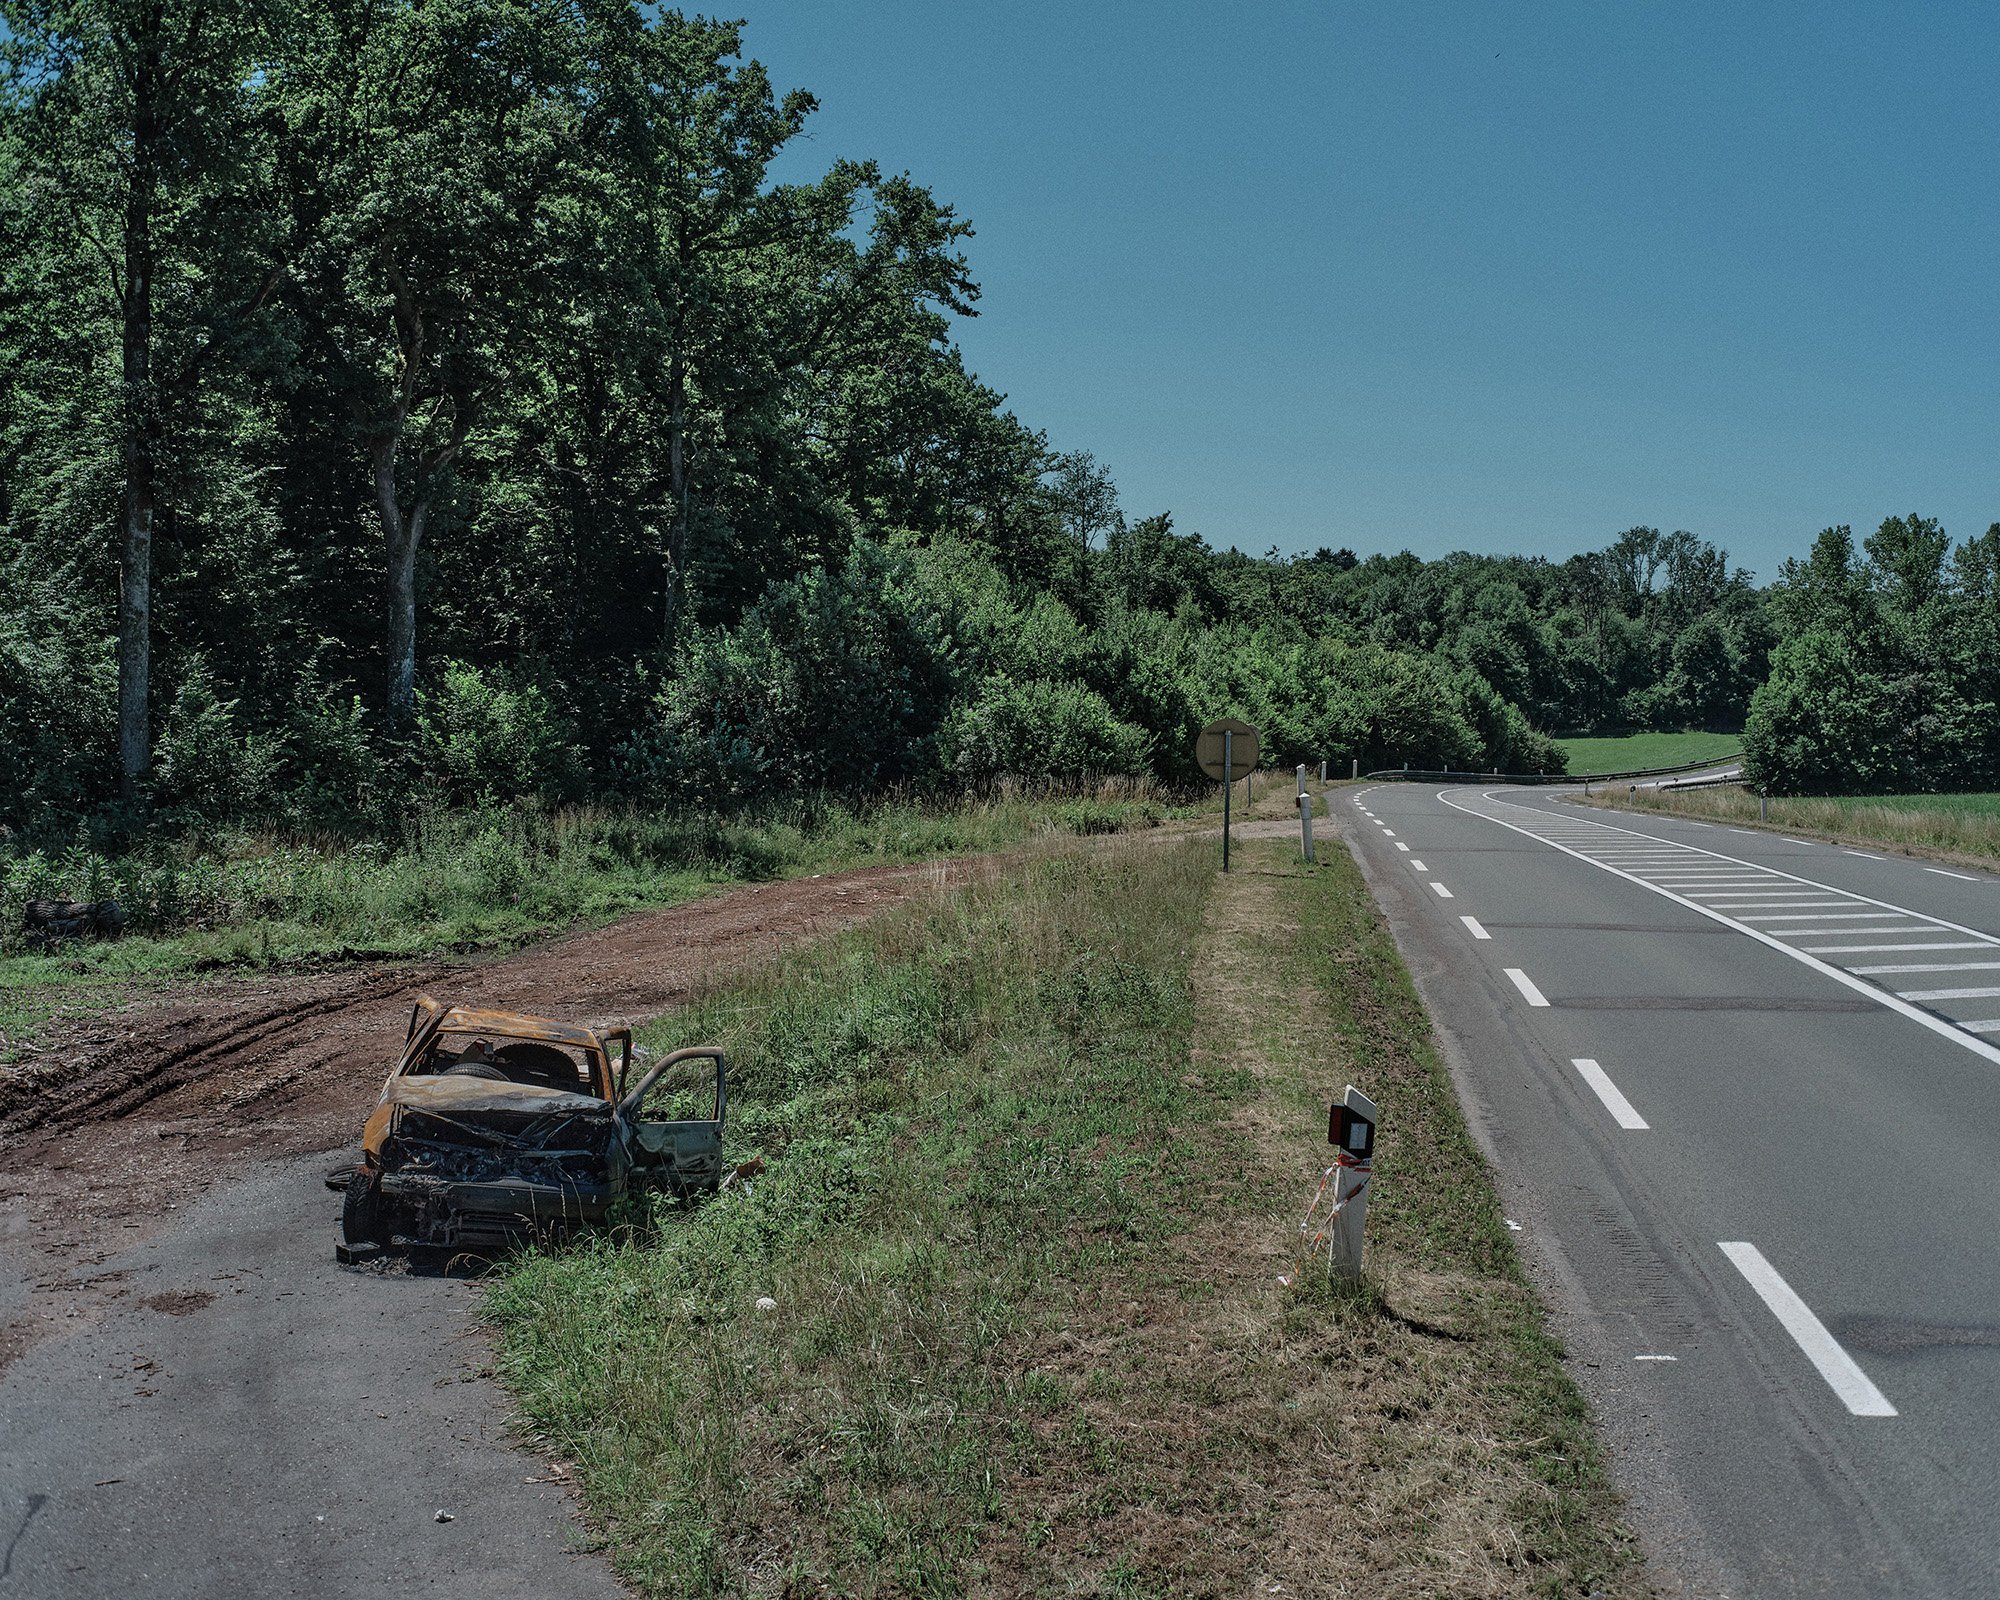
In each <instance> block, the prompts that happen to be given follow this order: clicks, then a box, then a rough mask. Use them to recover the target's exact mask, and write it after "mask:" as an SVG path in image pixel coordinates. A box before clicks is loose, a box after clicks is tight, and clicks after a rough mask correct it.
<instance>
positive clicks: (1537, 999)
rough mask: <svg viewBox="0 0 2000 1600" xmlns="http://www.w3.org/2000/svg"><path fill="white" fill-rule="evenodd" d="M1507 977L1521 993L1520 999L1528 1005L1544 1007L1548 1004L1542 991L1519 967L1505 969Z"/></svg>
mask: <svg viewBox="0 0 2000 1600" xmlns="http://www.w3.org/2000/svg"><path fill="white" fill-rule="evenodd" d="M1507 976H1508V977H1510V978H1512V979H1513V980H1514V987H1515V988H1517V989H1519V990H1520V991H1521V998H1522V999H1524V1000H1526V1001H1527V1002H1528V1004H1529V1005H1531V1006H1545V1005H1547V1004H1548V1003H1549V1002H1548V1000H1547V998H1546V997H1544V995H1543V994H1542V991H1541V990H1539V989H1537V988H1536V987H1535V981H1534V979H1532V978H1530V977H1529V976H1528V975H1527V974H1526V973H1525V972H1523V971H1522V970H1521V969H1520V968H1519V967H1509V968H1507Z"/></svg>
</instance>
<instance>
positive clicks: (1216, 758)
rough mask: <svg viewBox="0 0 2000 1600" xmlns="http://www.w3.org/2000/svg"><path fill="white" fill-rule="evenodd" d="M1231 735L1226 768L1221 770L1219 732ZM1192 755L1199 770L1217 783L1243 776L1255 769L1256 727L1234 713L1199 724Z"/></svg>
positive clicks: (1221, 743)
mask: <svg viewBox="0 0 2000 1600" xmlns="http://www.w3.org/2000/svg"><path fill="white" fill-rule="evenodd" d="M1225 733H1227V734H1229V735H1231V738H1230V740H1229V756H1230V766H1229V771H1228V772H1227V774H1225V773H1224V772H1223V770H1222V746H1223V739H1222V736H1223V735H1224V734H1225ZM1194 758H1195V760H1196V761H1197V762H1198V763H1200V765H1201V770H1202V771H1203V772H1205V773H1207V774H1208V775H1209V776H1210V777H1211V778H1213V779H1214V780H1215V781H1216V782H1217V783H1221V782H1224V781H1225V778H1226V780H1227V781H1228V782H1230V783H1234V782H1235V781H1236V780H1237V779H1238V778H1247V777H1249V776H1250V774H1251V773H1252V772H1254V771H1256V769H1257V730H1256V729H1255V728H1253V727H1251V726H1250V724H1249V723H1247V722H1239V721H1237V720H1236V718H1234V717H1224V718H1223V719H1222V720H1221V721H1220V722H1211V723H1210V724H1209V725H1208V726H1207V727H1205V728H1203V729H1202V730H1201V732H1200V734H1199V735H1198V736H1197V737H1196V738H1195V741H1194Z"/></svg>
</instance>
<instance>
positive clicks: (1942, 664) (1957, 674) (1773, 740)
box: [1743, 515, 2000, 794]
mask: <svg viewBox="0 0 2000 1600" xmlns="http://www.w3.org/2000/svg"><path fill="white" fill-rule="evenodd" d="M1996 550H2000V524H1996V525H1995V526H1994V527H1993V528H1989V529H1988V530H1987V532H1986V533H1985V534H1984V535H1983V536H1981V537H1980V538H1977V539H1973V540H1969V541H1967V542H1966V543H1965V544H1963V545H1961V546H1959V547H1958V549H1957V550H1956V551H1954V550H1953V549H1952V545H1951V541H1950V539H1949V538H1948V536H1947V535H1946V534H1945V532H1944V530H1943V529H1942V528H1941V527H1940V526H1939V525H1938V523H1937V522H1936V521H1935V520H1934V519H1931V518H1926V517H1919V516H1914V515H1913V516H1910V517H1890V518H1889V519H1888V520H1886V521H1885V522H1884V523H1883V524H1882V525H1881V527H1880V528H1879V529H1878V530H1877V531H1876V533H1875V534H1874V535H1873V536H1872V537H1870V538H1869V540H1868V541H1867V544H1866V548H1865V554H1863V555H1859V556H1857V554H1856V552H1855V549H1854V540H1853V536H1852V534H1851V533H1850V532H1849V530H1848V529H1846V528H1844V527H1841V528H1829V529H1827V530H1826V531H1825V532H1823V533H1822V534H1821V535H1820V536H1819V538H1818V540H1817V541H1816V542H1815V543H1814V545H1813V548H1812V551H1811V553H1810V554H1809V555H1808V556H1807V557H1806V559H1804V560H1803V561H1788V562H1787V563H1786V564H1785V567H1784V570H1783V573H1782V575H1781V577H1780V580H1779V583H1778V584H1777V586H1776V588H1775V590H1774V591H1773V596H1772V611H1773V615H1774V616H1775V617H1776V619H1777V621H1778V623H1779V626H1780V627H1781V628H1782V630H1783V631H1784V635H1785V637H1784V641H1783V643H1782V644H1780V645H1779V646H1778V648H1777V649H1776V650H1775V651H1774V652H1773V654H1772V657H1771V670H1770V677H1769V678H1768V680H1767V681H1766V682H1765V683H1764V684H1763V685H1762V686H1761V687H1760V688H1759V689H1758V690H1757V692H1756V695H1755V696H1754V698H1753V699H1752V701H1751V707H1750V718H1749V721H1748V723H1747V724H1746V725H1745V728H1744V737H1743V749H1744V757H1745V767H1746V772H1747V773H1748V776H1749V777H1750V779H1751V781H1752V782H1753V783H1755V784H1757V785H1760V786H1764V787H1767V788H1769V789H1770V791H1771V792H1772V793H1774V794H1870V793H1876V792H1880V791H1883V790H1945V789H1968V788H1980V787H1985V786H1989V785H1990V784H1991V783H1992V782H1993V781H1994V780H1995V778H1996V775H2000V726H1996V722H1995V718H1994V708H1995V705H1996V703H2000V595H1996V592H1995V589H1994V583H1993V578H1994V571H1995V568H1994V562H1993V556H1994V553H1995V551H1996Z"/></svg>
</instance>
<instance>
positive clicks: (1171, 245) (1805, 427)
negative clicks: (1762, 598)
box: [724, 0, 2000, 576]
mask: <svg viewBox="0 0 2000 1600" xmlns="http://www.w3.org/2000/svg"><path fill="white" fill-rule="evenodd" d="M737 10H740V11H741V12H742V13H744V14H747V16H748V19H749V28H748V31H747V35H746V43H747V45H748V51H749V53H750V54H752V55H755V56H757V57H758V58H759V59H761V60H763V61H764V62H765V63H766V65H768V66H769V67H770V68H771V70H772V73H773V75H774V77H775V79H776V80H777V82H778V84H779V85H780V86H781V87H791V86H803V87H806V88H809V89H811V90H812V91H813V92H814V93H815V94H817V95H818V96H819V98H820V101H821V106H822V109H821V111H820V113H819V115H818V116H817V117H816V118H815V120H814V124H813V131H812V136H811V139H810V141H809V142H808V143H806V144H805V145H804V146H803V147H802V148H801V149H800V150H799V153H798V155H797V156H796V157H788V158H787V161H786V165H785V167H784V168H783V171H784V174H785V175H787V176H802V175H804V173H805V172H806V171H807V170H809V169H814V168H817V167H819V166H821V165H823V164H824V162H825V161H826V160H828V159H830V158H831V157H833V156H835V155H853V156H869V157H874V158H876V159H877V160H879V161H881V162H882V163H883V164H884V165H885V166H886V167H889V168H891V169H892V170H897V169H907V170H908V171H909V172H910V173H911V174H912V175H913V176H915V177H916V178H917V179H919V180H920V181H922V182H925V183H928V184H929V185H931V187H932V188H933V189H934V190H935V191H936V192H937V194H938V195H939V197H940V198H942V199H945V200H947V201H949V202H950V203H952V204H954V205H955V206H957V207H958V209H959V210H960V212H961V213H962V214H964V215H965V216H967V217H969V218H970V219H971V221H972V222H973V224H974V226H975V227H976V228H977V229H978V236H977V237H976V238H975V239H973V240H972V241H971V244H970V250H971V254H972V259H973V264H974V268H975V272H976V275H977V276H978V278H979V280H980V282H981V283H982V285H983V287H984V289H985V299H984V301H983V303H982V312H983V314H982V316H981V317H980V318H979V319H978V320H977V321H973V322H969V323H964V324H961V325H960V330H959V337H960V341H961V343H962V344H963V345H964V347H965V350H966V352H967V355H968V358H969V359H970V362H971V364H972V365H973V366H974V368H975V369H976V370H977V371H978V372H979V373H980V374H981V376H982V377H984V378H985V379H986V380H987V381H988V382H990V383H992V384H993V385H994V386H995V387H997V388H999V389H1002V390H1004V391H1006V392H1007V393H1008V395H1009V396H1010V397H1011V403H1012V404H1013V406H1014V408H1015V409H1016V410H1017V411H1018V412H1019V414H1020V415H1021V416H1022V417H1023V419H1024V420H1026V421H1027V422H1028V423H1030V424H1031V425H1033V426H1036V427H1041V428H1044V429H1046V430H1047V431H1048V433H1049V436H1050V438H1051V441H1052V442H1053V443H1054V444H1055V445H1056V446H1057V447H1058V448H1062V449H1076V448H1084V449H1089V450H1092V451H1094V452H1096V454H1097V455H1098V457H1099V458H1100V459H1101V460H1103V461H1104V462H1105V463H1106V464H1107V465H1108V466H1109V467H1110V468H1111V470H1112V471H1113V473H1114V475H1115V476H1116V477H1117V479H1118V482H1119V485H1120V488H1121V490H1122V491H1123V498H1124V502H1125V507H1126V510H1127V512H1128V513H1131V514H1144V513H1147V512H1152V511H1157V510H1171V511H1172V512H1173V513H1174V515H1175V517H1176V519H1177V521H1178V522H1179V524H1180V525H1181V526H1182V527H1186V528H1193V529H1197V530H1199V531H1200V532H1202V533H1203V534H1205V535H1206V536H1207V537H1208V538H1209V539H1210V540H1211V541H1212V542H1214V543H1216V544H1218V545H1227V544H1235V545H1238V546H1240V547H1242V548H1244V549H1248V550H1254V551H1262V550H1264V549H1266V548H1268V547H1270V546H1272V545H1276V546H1277V547H1278V548H1280V549H1281V550H1287V551H1291V550H1306V549H1312V548H1314V547H1316V546H1319V545H1322V544H1324V545H1332V546H1339V545H1349V546H1352V547H1353V548H1354V549H1356V550H1358V551H1361V552H1363V553H1364V554H1365V553H1367V552H1369V551H1373V550H1395V549H1401V548H1408V549H1412V550H1415V551H1416V552H1418V553H1419V554H1422V555H1436V554H1441V553H1443V552H1444V551H1447V550H1452V549H1474V550H1491V551H1501V550H1507V551H1523V552H1529V553H1543V554H1547V555H1550V556H1556V557H1561V556H1565V555H1568V554H1570V553H1572V552H1573V551H1576V550H1580V549H1587V548H1592V547H1595V546H1598V545H1601V544H1603V543H1606V542H1608V541H1609V540H1610V538H1611V537H1612V536H1614V535H1615V534H1616V533H1618V532H1619V531H1620V530H1622V529H1624V528H1627V527H1630V526H1632V525H1633V524H1635V523H1646V524H1651V525H1655V526H1658V527H1661V528H1668V529H1671V528H1676V527H1684V528H1689V529H1692V530H1693V531H1694V532H1696V533H1699V534H1702V535H1704V536H1705V537H1708V538H1711V539H1714V540H1716V541H1717V542H1719V543H1721V544H1723V545H1724V546H1726V547H1727V548H1728V549H1729V550H1730V551H1731V553H1732V555H1733V556H1734V557H1735V559H1736V560H1737V561H1739V562H1740V563H1742V564H1744V565H1747V566H1750V567H1753V568H1755V569H1757V570H1759V571H1760V572H1761V573H1763V574H1765V575H1767V576H1768V575H1770V574H1771V573H1772V572H1773V571H1774V569H1775V567H1776V565H1777V563H1778V561H1779V560H1780V559H1782V558H1783V557H1784V556H1785V555H1787V554H1792V553H1798V552H1801V551H1803V549H1804V547H1805V545H1806V544H1807V543H1808V542H1809V541H1810V539H1811V537H1812V535H1813V534H1814V533H1815V532H1817V531H1818V530H1819V529H1820V528H1821V527H1823V526H1825V525H1826V524H1828V523H1832V522H1848V523H1852V524H1853V525H1854V526H1855V528H1856V531H1857V532H1861V531H1863V530H1864V529H1866V528H1872V527H1873V526H1874V525H1875V524H1876V523H1877V522H1879V521H1880V520H1881V519H1882V518H1883V517H1884V516H1887V515H1890V514H1892V513H1896V512H1903V511H1910V510H1918V511H1922V512H1924V513H1926V514H1928V515H1933V516H1940V517H1942V518H1943V519H1944V521H1945V525H1946V527H1947V528H1948V529H1950V530H1951V531H1952V532H1953V533H1954V534H1957V535H1960V536H1964V535H1966V534H1970V533H1975V532H1978V531H1980V530H1981V529H1983V528H1984V527H1985V526H1986V524H1987V523H1988V522H1990V521H1993V520H1996V519H2000V293H1996V290H1997V289H2000V204H1997V203H1996V202H2000V91H1996V74H1995V69H1996V66H2000V10H1996V9H1995V8H1993V7H1990V6H1978V5H1970V4H1968V5H1963V6H1947V5H1927V6H1921V7H1916V6H1890V5H1859V4H1840V3H1836V0H1822V3H1817V4H1798V5H1780V4H1766V3H1756V4H1742V3H1740V0H1739V3H1734V4H1686V3H1675V4H1647V5H1638V4H1624V3H1610V4H1606V3H1597V4H1589V5H1583V4H1578V5H1568V4H1556V3H1544V0H1536V3H1533V4H1529V3H1525V0H1523V3H1515V4H1499V3H1491V0H1489V3H1484V4H1444V3H1433V0H1420V3H1409V0H1394V3H1391V0H1382V3H1374V4H1367V5H1357V4H1317V5H1315V4H1262V5H1248V6H1242V7H1234V6H1219V5H1215V4H1213V3H1209V4H1180V3H1173V4H1165V3H1143V4H1142V3H1138V0H1132V3H1126V4H1102V3H1089V0H1071V3H1069V4H1060V5H1058V4H1043V3H1021V0H1006V3H996V4H984V5H974V4H962V3H945V4H939V3H932V4H918V3H914V0H912V3H893V0H839V3H835V4H829V3H827V0H742V4H741V6H740V7H738V8H726V9H725V10H724V14H733V13H734V12H735V11H737Z"/></svg>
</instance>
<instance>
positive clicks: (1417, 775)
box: [1365, 751, 1743, 787]
mask: <svg viewBox="0 0 2000 1600" xmlns="http://www.w3.org/2000/svg"><path fill="white" fill-rule="evenodd" d="M1742 759H1743V754H1742V752H1741V751H1738V752H1737V753H1736V754H1735V755H1733V756H1710V757H1708V759H1707V760H1705V761H1683V762H1681V763H1679V764H1678V765H1676V766H1671V767H1635V768H1633V769H1632V770H1631V771H1629V772H1453V771H1452V770H1451V769H1450V768H1449V767H1446V768H1443V769H1442V770H1439V771H1431V770H1429V769H1421V768H1416V767H1384V768H1383V769H1382V770H1381V771H1380V772H1370V773H1367V774H1366V775H1365V776H1367V777H1368V778H1370V779H1381V780H1385V781H1394V782H1400V781H1405V780H1407V781H1408V782H1410V783H1522V784H1539V783H1615V782H1617V781H1619V780H1620V779H1624V778H1667V777H1672V776H1673V775H1674V774H1675V773H1676V772H1700V771H1701V770H1702V769H1703V768H1705V767H1713V766H1716V765H1718V764H1719V763H1721V762H1725V761H1741V760H1742ZM1716 781H1717V782H1734V781H1735V780H1734V779H1717V780H1716ZM1689 787H1692V786H1691V785H1690V786H1689Z"/></svg>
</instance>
